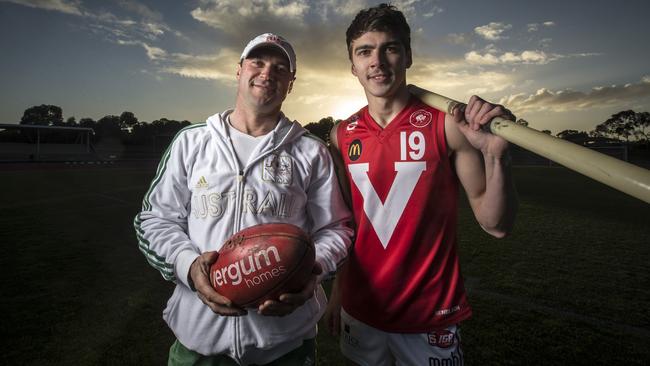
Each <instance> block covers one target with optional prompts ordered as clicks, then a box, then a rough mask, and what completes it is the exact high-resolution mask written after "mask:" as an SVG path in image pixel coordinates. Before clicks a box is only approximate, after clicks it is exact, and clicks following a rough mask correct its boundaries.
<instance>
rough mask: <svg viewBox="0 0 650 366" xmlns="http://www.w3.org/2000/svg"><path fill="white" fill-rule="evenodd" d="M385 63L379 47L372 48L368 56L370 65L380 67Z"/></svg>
mask: <svg viewBox="0 0 650 366" xmlns="http://www.w3.org/2000/svg"><path fill="white" fill-rule="evenodd" d="M385 63H386V58H385V57H384V53H383V52H380V50H379V49H376V50H373V51H372V54H371V56H370V67H372V68H377V67H381V66H384V65H385Z"/></svg>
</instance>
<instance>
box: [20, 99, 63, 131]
mask: <svg viewBox="0 0 650 366" xmlns="http://www.w3.org/2000/svg"><path fill="white" fill-rule="evenodd" d="M20 124H21V125H39V126H60V125H62V124H63V110H62V109H61V107H58V106H55V105H50V104H41V105H38V106H33V107H30V108H27V109H25V112H23V117H22V118H21V119H20Z"/></svg>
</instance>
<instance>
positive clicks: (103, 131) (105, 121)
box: [95, 115, 120, 139]
mask: <svg viewBox="0 0 650 366" xmlns="http://www.w3.org/2000/svg"><path fill="white" fill-rule="evenodd" d="M95 132H96V133H97V135H98V138H100V139H101V138H102V137H105V136H119V135H120V117H118V116H114V115H108V116H104V117H102V118H100V119H99V120H98V121H97V129H96V130H95Z"/></svg>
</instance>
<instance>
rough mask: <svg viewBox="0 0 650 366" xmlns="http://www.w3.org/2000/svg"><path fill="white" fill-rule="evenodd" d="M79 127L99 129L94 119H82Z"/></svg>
mask: <svg viewBox="0 0 650 366" xmlns="http://www.w3.org/2000/svg"><path fill="white" fill-rule="evenodd" d="M79 127H86V128H95V127H97V122H95V120H93V119H92V118H82V119H80V120H79Z"/></svg>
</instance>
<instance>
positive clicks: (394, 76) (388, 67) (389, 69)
mask: <svg viewBox="0 0 650 366" xmlns="http://www.w3.org/2000/svg"><path fill="white" fill-rule="evenodd" d="M351 48H352V74H353V75H354V76H356V77H357V79H359V82H360V83H361V85H362V86H363V89H364V90H365V92H366V94H367V95H368V94H370V95H372V96H375V97H379V98H389V97H391V96H392V95H394V93H395V92H396V91H397V90H398V89H399V88H400V86H402V85H405V83H406V69H407V68H409V67H410V66H411V55H410V54H409V53H407V52H406V48H405V47H404V45H403V44H402V42H400V40H399V39H398V38H397V37H396V36H394V35H393V34H391V33H387V32H375V31H373V32H366V33H364V34H363V35H362V36H361V37H359V38H357V39H355V40H354V41H352V44H351Z"/></svg>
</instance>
